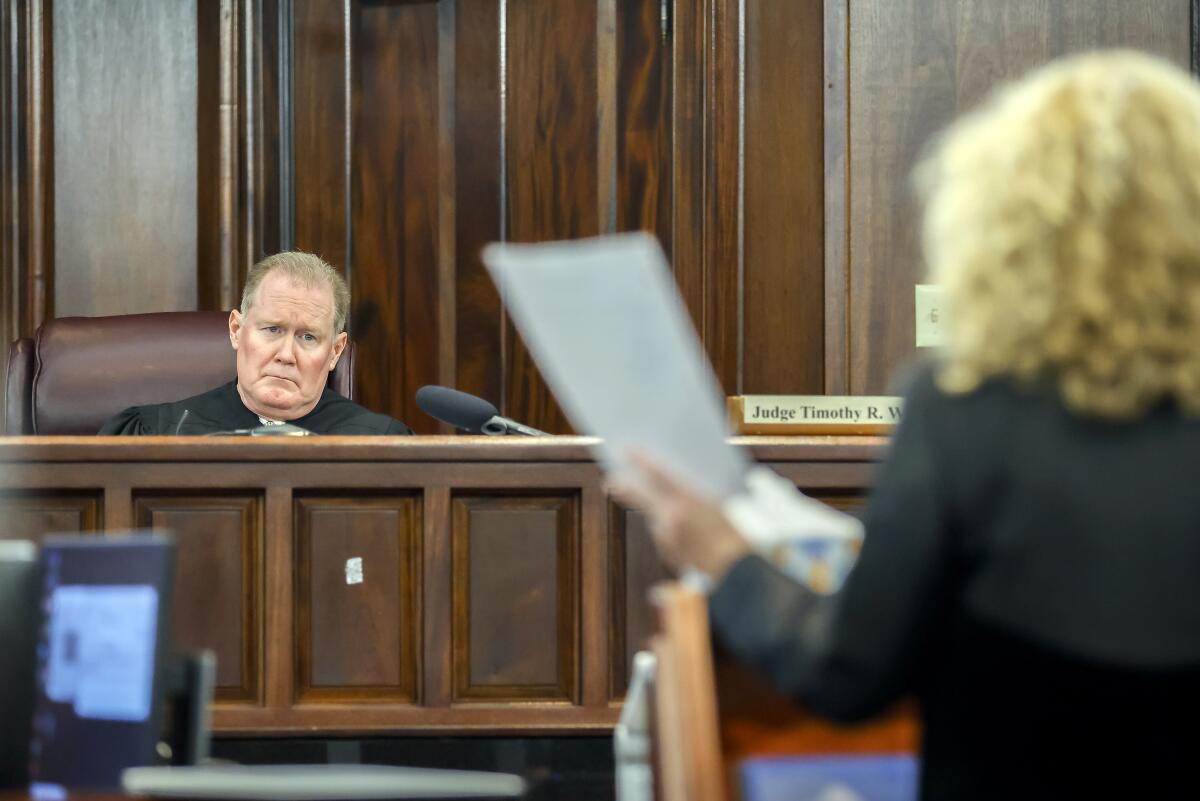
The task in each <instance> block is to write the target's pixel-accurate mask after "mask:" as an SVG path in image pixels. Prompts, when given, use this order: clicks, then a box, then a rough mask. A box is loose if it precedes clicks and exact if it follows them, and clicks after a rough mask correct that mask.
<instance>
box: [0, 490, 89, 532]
mask: <svg viewBox="0 0 1200 801" xmlns="http://www.w3.org/2000/svg"><path fill="white" fill-rule="evenodd" d="M102 497H103V496H102V494H101V493H100V492H70V491H62V492H36V491H35V492H20V491H12V492H3V493H0V537H2V538H4V539H18V540H34V541H40V540H41V539H42V537H43V536H45V535H46V534H53V533H75V532H80V533H82V532H85V531H95V530H97V529H98V528H99V527H100V521H101V520H102V519H103V514H102V506H103V501H102Z"/></svg>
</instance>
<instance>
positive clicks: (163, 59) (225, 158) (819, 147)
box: [0, 0, 1200, 433]
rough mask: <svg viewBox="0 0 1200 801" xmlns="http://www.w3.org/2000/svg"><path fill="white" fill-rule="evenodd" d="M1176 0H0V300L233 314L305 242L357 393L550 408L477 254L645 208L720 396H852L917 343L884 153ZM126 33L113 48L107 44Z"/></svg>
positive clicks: (19, 316) (602, 225)
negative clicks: (326, 285)
mask: <svg viewBox="0 0 1200 801" xmlns="http://www.w3.org/2000/svg"><path fill="white" fill-rule="evenodd" d="M1198 7H1200V0H1152V1H1151V0H1147V1H1146V2H1125V1H1124V0H1005V2H991V1H990V0H861V1H860V0H855V2H853V3H851V2H849V0H792V1H791V2H776V1H775V0H341V1H340V2H335V1H334V0H210V1H206V2H195V0H188V1H187V2H180V3H170V4H163V3H152V2H150V1H149V0H134V1H131V2H115V0H113V1H110V2H103V1H102V0H94V1H93V2H84V0H0V50H2V53H3V63H4V66H5V69H4V70H3V72H2V74H0V115H2V116H0V164H2V165H3V167H4V171H3V175H2V177H0V184H2V186H0V190H2V191H0V215H2V216H0V219H2V221H3V225H2V228H0V231H2V236H0V307H2V309H3V313H4V317H5V319H4V324H3V331H4V333H5V335H6V336H7V337H8V338H10V339H11V338H14V337H15V336H16V335H18V334H28V333H30V332H31V331H32V330H33V328H35V327H36V326H37V324H38V323H40V322H41V321H42V320H43V319H46V318H48V317H52V316H55V315H57V314H63V313H75V314H111V313H123V312H128V311H134V310H144V309H150V308H156V309H165V308H193V307H194V308H228V307H229V306H231V305H232V304H234V303H235V302H236V300H237V297H238V295H239V292H240V287H241V285H242V282H243V280H244V275H245V272H246V270H247V269H248V267H249V266H250V265H251V264H252V263H253V262H254V261H255V260H257V259H258V258H260V257H261V256H263V255H265V254H267V253H270V252H275V251H276V250H279V249H284V248H302V249H309V250H313V251H316V252H318V253H320V254H321V255H323V256H324V257H326V258H327V259H328V260H330V261H331V262H332V263H334V264H335V265H337V266H338V267H339V268H340V269H343V270H344V271H345V273H346V275H347V276H348V278H349V280H350V283H351V286H352V289H353V293H354V298H355V300H354V307H353V310H352V315H351V334H352V336H353V337H354V338H355V340H356V341H357V342H358V354H359V359H358V365H359V375H358V387H359V392H360V397H361V400H362V401H363V402H364V403H365V404H366V405H368V406H370V407H372V408H375V409H378V410H380V411H385V412H388V413H390V414H393V415H396V416H398V417H400V418H402V419H404V420H406V421H407V422H409V423H410V424H412V425H413V427H414V428H415V429H417V430H418V431H420V432H425V433H432V432H435V431H437V430H439V427H438V424H436V423H435V422H434V421H432V420H430V419H429V418H427V417H425V416H424V415H423V414H422V413H420V412H419V411H418V410H417V409H416V407H415V404H414V401H413V395H414V393H415V391H416V389H417V388H419V387H420V386H421V385H423V384H427V383H441V384H447V385H453V386H457V387H459V388H461V389H463V390H465V391H468V392H472V393H475V394H478V395H481V396H484V397H487V398H489V399H490V400H492V401H493V402H495V403H496V404H497V405H498V406H500V407H501V409H502V411H503V412H504V413H506V414H508V415H510V416H512V417H515V418H518V419H521V420H523V421H525V422H528V423H530V424H532V425H535V426H537V427H539V428H543V429H546V430H549V431H558V432H561V431H565V430H567V424H566V421H565V420H564V419H563V417H562V414H561V412H560V410H559V409H558V408H557V406H556V405H555V403H554V401H553V399H552V398H551V397H550V396H549V393H548V392H547V390H546V387H545V385H544V384H543V383H542V381H541V379H540V377H539V375H538V372H537V370H536V367H535V366H534V365H533V364H532V362H531V360H530V358H529V355H528V353H527V352H526V351H525V349H524V347H523V346H522V344H521V342H520V340H519V337H518V336H517V335H516V334H515V332H514V330H513V328H512V326H511V324H510V323H509V321H508V320H507V318H506V315H505V313H504V304H503V299H502V298H500V297H499V295H498V294H497V292H496V290H495V289H494V287H493V286H492V284H491V281H490V280H489V278H488V277H487V275H486V272H485V271H484V269H483V267H482V265H481V264H480V262H479V258H478V254H479V250H480V248H481V247H482V245H484V244H485V243H487V242H489V241H493V240H498V239H510V240H520V241H533V240H543V239H555V238H562V237H575V236H589V235H594V234H602V233H608V232H613V231H623V230H635V229H645V230H649V231H653V232H654V233H656V234H657V235H658V237H659V239H660V240H661V241H662V243H663V245H664V247H665V248H666V250H667V251H668V254H669V255H670V257H671V260H672V264H673V268H674V270H675V275H676V279H677V282H678V284H679V287H680V290H681V293H682V295H683V298H684V300H685V303H686V306H687V308H688V309H689V311H690V312H691V314H692V317H693V319H694V321H695V323H696V327H697V330H698V332H699V333H700V336H701V338H702V339H703V341H704V344H705V347H706V348H707V351H708V353H709V355H710V357H711V359H712V361H713V364H714V367H715V371H716V374H717V376H718V378H719V379H720V381H721V383H722V384H723V387H724V389H725V391H726V392H728V393H742V392H744V393H781V394H786V393H810V392H829V393H876V392H886V391H888V390H889V383H888V378H889V375H890V374H891V372H892V371H893V370H894V369H895V368H896V367H897V366H898V365H899V364H901V363H903V362H904V361H905V360H907V359H908V358H910V357H911V356H912V354H913V350H914V348H913V339H914V336H913V308H912V304H913V285H914V284H915V283H917V282H918V281H919V279H920V275H921V265H920V258H919V254H918V252H917V246H916V220H917V215H918V209H917V207H916V203H915V200H914V198H913V196H912V193H911V191H910V187H909V181H908V175H909V171H910V169H911V167H912V165H913V162H914V160H915V159H916V157H917V155H918V153H919V151H920V148H921V146H922V144H923V143H924V142H925V141H926V140H927V139H928V138H929V136H930V135H931V134H932V133H933V132H935V131H936V130H938V129H940V128H941V127H943V126H944V125H945V124H947V123H948V122H950V121H951V120H952V119H953V118H954V116H955V115H957V114H958V113H960V112H961V111H962V110H964V109H966V108H968V107H970V106H972V105H973V104H974V103H976V102H978V100H979V98H980V97H982V96H983V94H984V93H985V92H986V91H987V90H988V89H990V88H991V87H992V86H994V85H995V84H997V83H999V82H1001V81H1003V80H1007V79H1008V78H1011V77H1014V76H1016V75H1019V74H1020V73H1021V72H1023V71H1025V70H1026V69H1028V68H1029V67H1032V66H1034V65H1037V64H1039V63H1042V62H1044V61H1046V60H1049V59H1051V58H1053V57H1055V56H1057V55H1061V54H1064V53H1068V52H1074V51H1077V50H1080V49H1084V48H1090V47H1098V46H1112V45H1124V46H1133V47H1139V48H1142V49H1145V50H1149V51H1151V52H1156V53H1159V54H1161V55H1164V56H1165V57H1167V58H1169V59H1172V60H1174V61H1176V62H1177V63H1180V64H1185V65H1186V64H1189V63H1191V64H1193V65H1195V63H1196V61H1197V53H1198V52H1200V49H1198V46H1197V41H1196V39H1197V35H1196V30H1197V8H1198ZM126 40H129V41H134V40H136V41H137V43H138V46H136V47H126V46H122V42H125V41H126Z"/></svg>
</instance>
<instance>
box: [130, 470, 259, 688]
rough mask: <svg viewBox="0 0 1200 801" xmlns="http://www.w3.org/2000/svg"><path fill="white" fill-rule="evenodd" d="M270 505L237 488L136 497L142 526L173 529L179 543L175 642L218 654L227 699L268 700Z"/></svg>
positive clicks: (219, 681) (220, 681) (181, 646)
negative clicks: (265, 616)
mask: <svg viewBox="0 0 1200 801" xmlns="http://www.w3.org/2000/svg"><path fill="white" fill-rule="evenodd" d="M262 503H263V502H262V496H261V495H258V494H244V493H240V492H237V491H230V492H228V493H225V492H214V493H212V494H205V495H197V494H195V493H171V492H160V491H155V492H153V493H138V494H136V495H135V496H134V498H133V510H134V514H133V519H134V521H135V522H136V524H137V526H138V527H139V528H155V529H163V530H166V531H169V532H170V533H171V535H172V537H173V538H174V540H175V542H176V544H177V546H178V557H177V561H176V569H175V609H174V614H173V615H172V623H171V625H172V630H173V632H174V639H175V645H176V647H177V648H179V649H181V650H184V651H189V650H195V649H200V648H208V649H211V650H212V651H213V652H215V653H216V655H217V691H216V695H217V699H218V700H219V701H229V702H237V701H240V702H257V701H259V700H260V699H261V690H262V671H261V665H262V659H261V651H262V626H261V621H260V619H259V615H260V612H261V608H262V603H261V601H260V598H261V596H262V553H263V506H262Z"/></svg>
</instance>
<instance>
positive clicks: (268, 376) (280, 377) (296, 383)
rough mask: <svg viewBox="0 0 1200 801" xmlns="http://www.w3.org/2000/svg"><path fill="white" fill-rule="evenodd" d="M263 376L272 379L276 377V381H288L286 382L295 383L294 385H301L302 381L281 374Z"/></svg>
mask: <svg viewBox="0 0 1200 801" xmlns="http://www.w3.org/2000/svg"><path fill="white" fill-rule="evenodd" d="M263 378H270V379H274V380H275V381H286V382H288V383H289V384H294V385H296V386H300V382H299V381H297V380H296V379H294V378H286V377H284V376H281V375H265V376H263Z"/></svg>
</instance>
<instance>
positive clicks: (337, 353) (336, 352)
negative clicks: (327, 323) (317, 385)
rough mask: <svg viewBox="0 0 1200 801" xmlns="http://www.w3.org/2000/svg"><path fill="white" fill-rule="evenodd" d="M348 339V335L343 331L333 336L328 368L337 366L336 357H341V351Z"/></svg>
mask: <svg viewBox="0 0 1200 801" xmlns="http://www.w3.org/2000/svg"><path fill="white" fill-rule="evenodd" d="M349 340H350V336H349V335H348V334H347V333H346V332H345V331H343V332H342V333H340V334H338V335H337V336H336V337H334V338H333V353H332V355H330V357H329V369H330V370H332V369H333V368H335V367H337V363H338V359H340V358H341V357H342V351H344V350H345V349H346V343H347V342H348V341H349Z"/></svg>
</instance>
